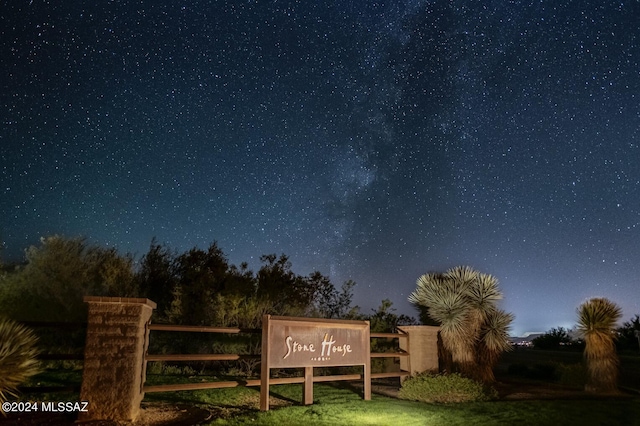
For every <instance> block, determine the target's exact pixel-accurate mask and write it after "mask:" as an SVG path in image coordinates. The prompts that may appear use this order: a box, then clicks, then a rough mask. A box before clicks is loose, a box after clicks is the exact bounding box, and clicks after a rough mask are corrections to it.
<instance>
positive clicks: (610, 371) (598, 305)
mask: <svg viewBox="0 0 640 426" xmlns="http://www.w3.org/2000/svg"><path fill="white" fill-rule="evenodd" d="M621 316H622V310H621V309H620V307H619V306H618V305H616V304H615V303H613V302H611V301H610V300H608V299H605V298H595V299H590V300H587V301H586V302H584V303H583V304H582V305H580V307H579V308H578V332H579V333H580V334H581V336H582V337H583V338H584V341H585V348H584V358H585V360H586V362H587V373H588V382H587V385H586V387H585V390H587V391H590V392H610V391H614V390H616V381H617V378H618V355H617V354H616V347H615V342H614V340H615V328H614V327H615V324H616V322H617V321H618V320H619V319H620V317H621Z"/></svg>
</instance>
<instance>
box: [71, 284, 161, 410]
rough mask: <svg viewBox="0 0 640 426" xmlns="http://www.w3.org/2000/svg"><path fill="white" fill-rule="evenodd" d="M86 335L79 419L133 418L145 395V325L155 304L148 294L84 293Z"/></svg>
mask: <svg viewBox="0 0 640 426" xmlns="http://www.w3.org/2000/svg"><path fill="white" fill-rule="evenodd" d="M84 301H85V302H87V303H88V304H89V318H88V324H87V340H86V343H85V348H84V369H83V372H82V387H81V388H80V400H81V401H88V403H89V404H88V407H87V409H88V411H87V412H84V413H80V415H79V416H78V420H79V421H81V422H82V421H89V420H115V421H133V420H135V419H136V417H137V416H138V413H139V411H140V402H141V401H142V398H143V397H144V392H143V391H142V386H143V384H144V379H145V375H146V362H145V360H144V355H145V352H146V351H147V346H148V342H149V330H148V324H149V323H150V318H151V314H152V312H153V309H155V308H156V304H155V303H154V302H152V301H150V300H149V299H135V298H124V297H95V296H87V297H85V298H84Z"/></svg>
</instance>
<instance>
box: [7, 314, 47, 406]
mask: <svg viewBox="0 0 640 426" xmlns="http://www.w3.org/2000/svg"><path fill="white" fill-rule="evenodd" d="M37 340H38V339H37V337H36V336H35V334H33V331H31V330H30V329H28V328H27V327H25V326H23V325H21V324H18V323H16V322H15V321H11V320H7V319H0V402H4V401H6V400H7V398H8V397H9V396H10V395H11V396H17V389H18V386H19V385H20V384H21V383H23V382H24V381H25V380H27V379H28V378H29V377H31V376H33V375H34V374H37V373H38V372H39V370H40V369H39V365H38V361H37V360H36V356H37V354H38V350H37V348H36V341H37ZM3 414H4V413H3Z"/></svg>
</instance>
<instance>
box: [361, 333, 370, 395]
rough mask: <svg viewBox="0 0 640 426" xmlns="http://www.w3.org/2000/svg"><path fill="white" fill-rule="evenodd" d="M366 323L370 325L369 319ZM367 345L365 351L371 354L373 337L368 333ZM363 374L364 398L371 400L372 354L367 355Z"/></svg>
mask: <svg viewBox="0 0 640 426" xmlns="http://www.w3.org/2000/svg"><path fill="white" fill-rule="evenodd" d="M366 323H367V326H368V327H370V324H369V321H366ZM367 334H368V333H367ZM365 345H366V347H365V349H364V350H365V351H366V352H365V353H367V354H371V339H370V338H368V335H367V339H366V343H365ZM362 376H363V379H364V400H365V401H370V400H371V356H367V357H366V361H365V364H364V374H363V375H362Z"/></svg>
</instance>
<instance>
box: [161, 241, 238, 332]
mask: <svg viewBox="0 0 640 426" xmlns="http://www.w3.org/2000/svg"><path fill="white" fill-rule="evenodd" d="M175 274H176V280H177V283H176V285H175V287H174V288H173V300H172V302H171V312H170V313H169V317H170V318H171V319H172V322H177V323H180V324H188V325H211V324H212V323H213V318H214V312H213V310H214V309H215V308H216V307H215V303H214V302H215V300H214V295H215V294H217V293H219V292H221V291H223V290H224V289H225V287H226V280H227V278H228V274H229V262H228V261H227V258H226V256H225V254H224V252H223V251H222V250H221V249H220V248H219V247H218V244H217V243H216V242H213V243H212V244H211V245H210V246H209V248H208V249H207V250H206V251H204V250H201V249H198V248H193V249H191V250H189V251H188V252H186V253H183V254H181V255H180V256H178V258H177V259H176V261H175Z"/></svg>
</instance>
